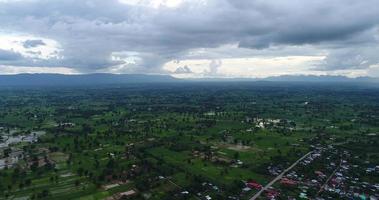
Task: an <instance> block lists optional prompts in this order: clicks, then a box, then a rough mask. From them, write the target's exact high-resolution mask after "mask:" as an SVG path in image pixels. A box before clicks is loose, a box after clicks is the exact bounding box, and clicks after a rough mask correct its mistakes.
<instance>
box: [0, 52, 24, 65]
mask: <svg viewBox="0 0 379 200" xmlns="http://www.w3.org/2000/svg"><path fill="white" fill-rule="evenodd" d="M21 59H22V56H21V54H19V53H16V52H14V51H8V50H2V49H0V62H2V63H10V62H13V61H18V60H21Z"/></svg>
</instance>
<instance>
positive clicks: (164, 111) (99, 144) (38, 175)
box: [0, 83, 379, 200]
mask: <svg viewBox="0 0 379 200" xmlns="http://www.w3.org/2000/svg"><path fill="white" fill-rule="evenodd" d="M378 94H379V91H378V89H376V88H360V87H350V86H337V85H336V86H333V87H329V86H328V87H327V86H315V85H311V84H309V85H300V84H299V85H298V84H292V85H291V84H289V85H285V86H283V85H275V84H263V83H241V84H233V83H231V84H225V83H201V84H200V83H198V84H196V83H191V84H189V83H188V84H185V83H182V84H179V85H175V86H174V85H170V84H156V85H138V86H135V85H117V86H114V87H112V86H109V87H86V88H81V87H62V88H39V89H36V88H34V89H33V88H28V89H25V88H16V89H12V90H9V89H6V88H2V89H0V97H1V98H0V134H1V135H0V136H1V137H0V144H2V145H0V199H85V200H86V199H88V200H90V199H121V198H128V199H153V200H154V199H249V198H251V197H252V196H253V195H254V194H255V193H257V192H258V191H259V190H260V189H259V187H258V186H257V187H258V188H254V187H250V185H254V184H252V183H256V184H257V185H261V186H264V185H266V184H267V183H269V182H270V181H271V180H273V179H274V178H275V177H276V176H278V174H280V173H281V172H282V171H283V170H285V169H286V168H287V167H289V166H290V165H291V164H292V163H294V162H295V161H297V160H298V159H299V158H301V157H302V156H304V155H305V154H307V153H308V152H310V151H312V152H316V153H313V154H311V156H310V157H307V158H306V159H305V160H304V161H302V162H301V163H299V165H297V166H295V167H294V168H293V169H292V170H291V171H290V172H288V173H286V174H285V175H284V176H285V177H286V178H287V179H291V181H293V183H295V182H296V184H293V185H291V184H292V182H290V181H287V183H291V184H289V185H285V184H284V185H283V181H278V182H276V183H275V184H274V185H273V188H271V189H270V190H272V193H270V194H272V195H275V198H279V199H288V198H299V195H302V196H301V197H307V198H308V197H312V198H315V197H324V198H328V197H334V198H336V197H339V198H342V199H343V198H348V197H349V196H348V195H347V194H348V193H349V192H350V193H352V195H353V196H354V194H355V193H357V194H358V196H359V195H366V196H367V197H368V198H369V197H370V196H373V197H374V196H375V195H377V194H378V188H377V186H378V183H379V178H378V177H379V175H378V172H379V169H378V165H379V154H378V152H379V149H378V145H377V142H378V141H379V140H378V138H377V137H378V136H379V113H378V112H379V95H378ZM363 97H364V98H363ZM27 136H29V139H28V137H27ZM14 138H21V139H17V140H15V139H14ZM358 141H359V142H358ZM318 154H320V155H318ZM339 155H344V157H339ZM332 160H333V161H334V162H332ZM342 161H344V162H343V164H341V166H345V168H346V167H348V168H349V169H350V168H357V169H358V168H360V167H362V169H364V170H361V171H357V170H348V169H346V170H345V171H342V172H341V171H339V170H340V168H337V167H338V166H339V162H342ZM332 163H334V164H332ZM353 166H357V167H353ZM306 169H312V170H306ZM315 171H320V172H322V174H325V177H326V178H327V177H328V176H331V179H330V180H334V181H336V180H339V179H342V178H344V179H343V182H345V183H346V184H345V185H347V184H349V186H354V188H353V189H351V188H349V187H347V186H346V187H342V186H340V185H338V186H336V185H334V186H333V185H332V183H331V182H329V181H327V182H326V180H327V179H326V178H325V177H324V178H323V177H321V175H320V174H321V173H318V172H317V173H318V174H319V176H320V177H316V176H315V174H314V172H315ZM333 172H338V173H339V174H338V175H334V174H333ZM341 174H342V177H341ZM295 175H296V176H295ZM338 177H340V178H339V179H337V178H338ZM346 177H349V178H352V177H354V180H350V179H348V178H346ZM355 178H357V179H358V180H355ZM287 179H286V180H287ZM313 180H315V181H317V182H315V181H313ZM312 181H313V182H312ZM352 181H355V182H352ZM362 182H364V185H366V186H365V188H360V185H362V184H360V183H362ZM249 183H251V184H250V185H249ZM325 186H328V187H327V189H323V188H324V187H325ZM331 188H332V189H333V190H331ZM336 188H338V189H339V191H341V190H343V191H344V193H341V192H339V193H336V192H335V190H336ZM350 190H351V191H350ZM266 193H267V191H264V192H263V193H262V195H261V196H260V197H259V198H261V199H266V198H270V196H269V195H266ZM304 195H305V196H304ZM336 195H342V196H336ZM344 195H345V196H344Z"/></svg>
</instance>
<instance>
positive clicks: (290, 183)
mask: <svg viewBox="0 0 379 200" xmlns="http://www.w3.org/2000/svg"><path fill="white" fill-rule="evenodd" d="M280 183H281V184H282V185H285V186H295V185H296V184H297V182H296V181H294V180H291V179H288V178H282V180H280Z"/></svg>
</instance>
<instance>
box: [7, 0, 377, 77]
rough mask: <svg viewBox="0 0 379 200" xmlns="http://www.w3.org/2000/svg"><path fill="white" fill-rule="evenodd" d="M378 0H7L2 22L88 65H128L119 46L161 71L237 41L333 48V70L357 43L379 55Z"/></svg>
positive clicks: (328, 64) (65, 62)
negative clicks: (136, 1)
mask: <svg viewBox="0 0 379 200" xmlns="http://www.w3.org/2000/svg"><path fill="white" fill-rule="evenodd" d="M142 2H145V1H142ZM204 2H205V3H204ZM378 4H379V2H378V1H377V0H365V1H356V0H328V1H327V0H310V1H304V0H251V1H246V0H208V1H204V0H187V1H184V2H183V3H182V4H181V5H180V6H179V7H177V8H175V9H172V8H167V7H164V6H162V7H159V8H152V7H149V6H145V5H128V4H123V3H120V2H119V1H117V0H107V1H104V0H86V1H85V0H83V1H77V0H56V1H51V0H25V1H10V2H9V1H8V2H6V3H4V2H3V3H0V24H1V25H2V26H1V29H3V30H4V31H14V32H17V33H25V34H32V35H37V36H41V37H46V38H50V39H54V40H56V41H57V42H58V43H59V44H60V45H61V48H62V52H61V53H62V54H63V55H62V57H63V58H62V59H60V60H58V59H57V60H49V61H43V60H41V61H38V62H37V63H38V64H40V65H45V66H57V65H59V66H65V67H71V68H75V69H77V70H79V71H85V72H88V71H92V70H97V69H104V68H107V67H110V66H114V65H122V64H125V62H124V61H122V60H118V61H115V60H111V59H110V58H111V55H112V52H138V56H139V57H140V59H139V60H138V62H135V63H133V64H127V65H133V67H134V69H139V70H140V71H149V70H150V71H157V70H158V71H159V69H160V66H161V65H162V64H164V63H165V62H167V61H169V60H173V59H180V58H182V57H185V56H186V55H187V53H188V51H190V50H193V49H197V48H215V47H219V46H220V45H225V44H232V43H233V44H239V46H240V47H241V48H250V49H258V50H262V51H266V52H268V51H267V50H266V49H268V48H270V47H276V46H302V45H311V46H312V47H313V48H314V49H315V50H320V49H322V50H326V51H328V52H329V57H328V58H327V59H326V60H325V62H324V63H323V65H322V66H321V65H320V66H316V67H317V68H320V69H323V70H332V69H334V68H339V69H341V68H355V67H357V66H356V63H357V61H356V62H353V61H352V62H350V64H346V63H345V64H344V63H337V60H338V59H340V58H344V56H345V55H348V54H349V53H354V50H353V49H356V47H358V49H364V51H362V52H358V53H360V54H362V55H361V57H363V58H367V59H371V60H369V61H367V62H366V61H363V63H375V62H376V61H377V60H375V59H373V56H372V55H371V53H370V49H375V48H377V46H378V41H377V38H378V32H377V28H378V24H379V5H378ZM367 44H370V45H367ZM341 52H345V53H341ZM268 53H269V52H268ZM283 54H285V52H283ZM368 54H369V55H368ZM341 56H342V57H341ZM236 57H238V55H236ZM0 64H1V62H0ZM34 64H36V63H35V62H34ZM125 65H126V64H125ZM337 66H338V67H337ZM365 66H366V65H365ZM358 67H359V68H362V67H364V66H362V65H359V66H358Z"/></svg>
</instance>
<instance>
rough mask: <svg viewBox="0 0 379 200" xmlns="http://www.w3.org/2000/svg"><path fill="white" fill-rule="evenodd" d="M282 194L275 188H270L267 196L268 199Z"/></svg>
mask: <svg viewBox="0 0 379 200" xmlns="http://www.w3.org/2000/svg"><path fill="white" fill-rule="evenodd" d="M279 195H280V193H279V192H278V191H276V190H274V189H269V190H267V191H266V197H267V198H268V199H275V198H276V197H278V196H279Z"/></svg>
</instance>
